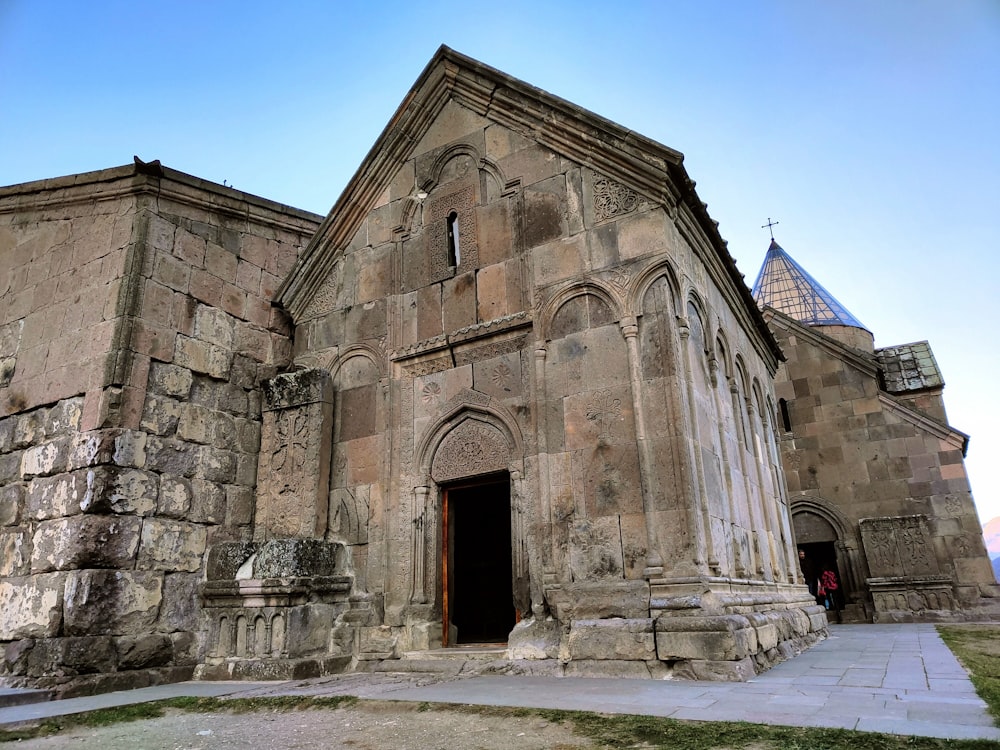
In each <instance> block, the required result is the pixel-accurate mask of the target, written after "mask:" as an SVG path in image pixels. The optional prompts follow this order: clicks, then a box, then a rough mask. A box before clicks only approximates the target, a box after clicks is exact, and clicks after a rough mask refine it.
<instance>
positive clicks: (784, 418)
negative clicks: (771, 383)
mask: <svg viewBox="0 0 1000 750" xmlns="http://www.w3.org/2000/svg"><path fill="white" fill-rule="evenodd" d="M778 411H780V412H781V426H782V427H784V428H785V432H791V431H792V420H791V418H790V417H789V416H788V402H787V401H785V399H783V398H779V399H778Z"/></svg>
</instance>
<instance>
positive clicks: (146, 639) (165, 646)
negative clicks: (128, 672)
mask: <svg viewBox="0 0 1000 750" xmlns="http://www.w3.org/2000/svg"><path fill="white" fill-rule="evenodd" d="M115 650H116V651H117V653H118V668H119V669H145V668H148V667H162V666H165V665H167V664H170V663H172V662H173V658H174V643H173V641H172V640H171V638H170V636H169V635H164V634H148V635H139V636H126V637H123V638H116V639H115Z"/></svg>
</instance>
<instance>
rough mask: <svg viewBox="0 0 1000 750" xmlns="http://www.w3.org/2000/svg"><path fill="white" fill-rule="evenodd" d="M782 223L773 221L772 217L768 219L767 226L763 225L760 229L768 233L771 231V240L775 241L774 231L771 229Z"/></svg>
mask: <svg viewBox="0 0 1000 750" xmlns="http://www.w3.org/2000/svg"><path fill="white" fill-rule="evenodd" d="M780 223H781V222H780V221H771V217H770V216H768V217H767V224H761V225H760V228H761V229H765V228H766V229H767V231H769V232H770V233H771V239H772V240H773V239H774V230H773V229H771V227H773V226H775V225H776V224H780Z"/></svg>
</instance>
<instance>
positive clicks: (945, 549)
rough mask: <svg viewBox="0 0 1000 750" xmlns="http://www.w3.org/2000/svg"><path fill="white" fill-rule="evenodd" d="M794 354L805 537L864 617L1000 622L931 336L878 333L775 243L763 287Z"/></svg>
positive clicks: (851, 609) (850, 614)
mask: <svg viewBox="0 0 1000 750" xmlns="http://www.w3.org/2000/svg"><path fill="white" fill-rule="evenodd" d="M753 294H754V298H755V299H756V300H757V301H758V303H759V305H760V306H761V307H762V309H763V311H764V315H765V317H766V318H767V320H768V324H769V326H770V327H771V330H772V331H773V333H774V334H775V337H776V338H777V340H778V342H779V344H780V345H781V350H782V352H783V353H784V360H785V361H784V362H782V364H781V366H780V367H779V369H778V376H777V381H776V384H775V393H776V394H777V397H778V410H779V411H778V431H779V442H780V445H781V454H782V463H783V466H784V476H785V482H786V484H787V487H788V494H789V502H790V511H791V513H792V518H793V522H794V526H795V537H796V541H797V543H798V546H799V548H800V549H802V550H804V551H806V552H807V554H808V555H809V556H810V557H812V558H813V559H814V561H815V565H816V566H821V565H823V564H824V563H829V564H831V565H832V567H833V569H834V570H835V571H837V572H838V573H839V577H840V579H841V581H842V583H843V587H842V588H843V591H842V592H841V604H842V605H843V608H844V612H843V616H844V617H845V618H846V619H847V620H850V621H857V622H869V621H875V622H911V621H917V620H920V621H947V620H955V619H997V618H998V616H1000V599H998V597H1000V590H998V586H997V582H996V578H995V577H994V574H993V569H992V566H991V564H990V560H989V556H988V555H987V552H986V549H985V547H984V544H983V533H982V528H981V526H980V523H979V517H978V515H977V513H976V508H975V505H974V503H973V501H972V492H971V489H970V486H969V478H968V475H967V474H966V471H965V462H964V459H965V452H966V448H967V446H968V441H969V437H968V435H965V434H964V433H962V432H959V431H958V430H956V429H955V428H954V427H952V426H951V425H950V424H948V418H947V415H946V413H945V408H944V402H943V399H942V392H943V389H944V379H943V377H942V375H941V371H940V370H939V369H938V366H937V362H936V361H935V359H934V354H933V352H932V351H931V348H930V345H929V344H928V343H927V342H926V341H918V342H915V343H911V344H904V345H898V346H888V347H883V348H879V349H876V348H875V346H874V338H873V336H872V334H871V332H870V331H869V330H868V329H867V328H865V326H863V325H862V324H861V323H860V322H859V321H858V319H857V318H855V317H854V316H853V315H852V314H851V313H850V312H848V311H847V309H846V308H845V307H844V306H843V305H841V304H840V303H839V302H838V301H837V300H836V298H835V297H833V295H831V294H830V293H829V292H828V291H827V290H826V289H825V288H823V286H822V285H821V284H819V282H817V281H816V280H815V279H813V277H812V276H810V275H809V274H808V273H807V272H806V271H805V270H804V269H803V268H802V267H801V266H800V265H799V264H798V263H796V262H795V260H794V259H793V258H792V257H791V256H790V255H789V254H788V253H787V252H785V250H784V249H783V248H782V247H781V246H780V245H778V243H777V242H774V241H773V240H772V242H771V246H770V247H769V248H768V250H767V254H766V256H765V260H764V264H763V265H762V267H761V270H760V273H759V275H758V277H757V281H756V282H755V284H754V288H753Z"/></svg>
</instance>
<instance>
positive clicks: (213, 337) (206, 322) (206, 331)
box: [194, 305, 234, 349]
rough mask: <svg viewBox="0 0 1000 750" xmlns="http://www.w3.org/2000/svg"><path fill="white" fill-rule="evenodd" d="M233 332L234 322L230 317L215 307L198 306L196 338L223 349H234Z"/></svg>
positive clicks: (195, 322)
mask: <svg viewBox="0 0 1000 750" xmlns="http://www.w3.org/2000/svg"><path fill="white" fill-rule="evenodd" d="M233 331H234V321H233V319H232V318H231V317H230V316H229V315H227V314H226V313H224V312H223V311H222V310H218V309H216V308H213V307H208V306H206V305H198V310H197V312H196V313H195V317H194V335H195V337H196V338H198V339H200V340H202V341H206V342H208V343H209V344H215V345H216V346H219V347H222V348H223V349H232V348H233Z"/></svg>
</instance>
